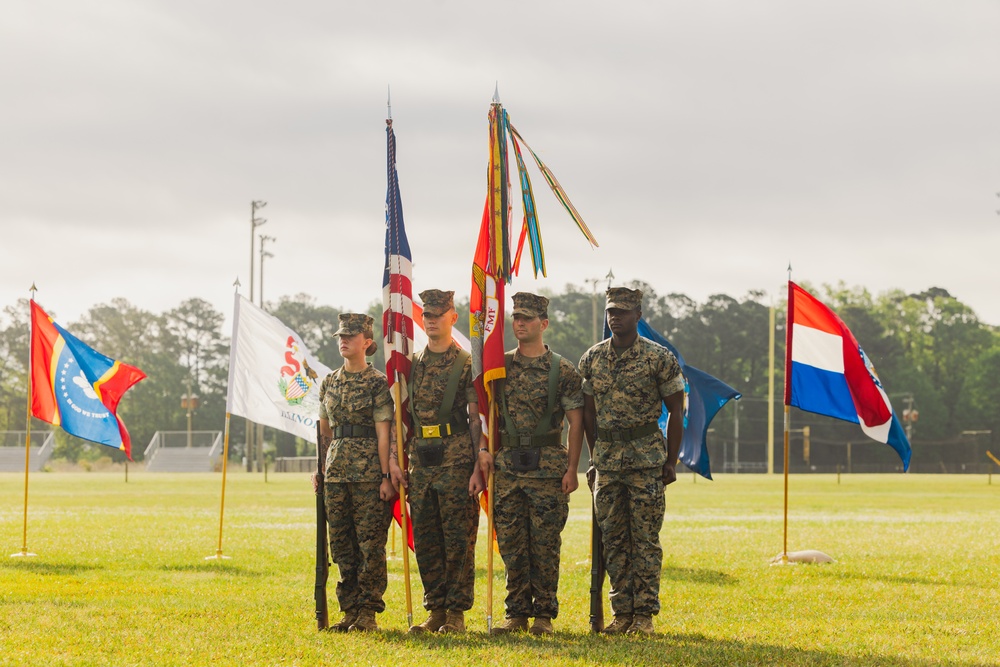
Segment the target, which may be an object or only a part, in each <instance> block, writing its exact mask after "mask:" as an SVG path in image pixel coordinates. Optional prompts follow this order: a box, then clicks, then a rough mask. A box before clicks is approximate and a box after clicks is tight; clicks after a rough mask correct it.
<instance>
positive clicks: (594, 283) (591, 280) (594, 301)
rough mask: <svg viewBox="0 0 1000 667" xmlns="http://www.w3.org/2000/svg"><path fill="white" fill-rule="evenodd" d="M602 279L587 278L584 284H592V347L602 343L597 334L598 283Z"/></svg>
mask: <svg viewBox="0 0 1000 667" xmlns="http://www.w3.org/2000/svg"><path fill="white" fill-rule="evenodd" d="M599 280H600V278H587V279H586V280H584V281H583V282H585V283H590V320H591V328H592V331H593V342H592V345H597V343H598V342H600V338H598V337H597V336H598V334H597V283H598V281H599Z"/></svg>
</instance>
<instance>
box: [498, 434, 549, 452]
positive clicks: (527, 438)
mask: <svg viewBox="0 0 1000 667" xmlns="http://www.w3.org/2000/svg"><path fill="white" fill-rule="evenodd" d="M500 444H501V445H502V446H503V447H504V449H531V448H532V447H553V446H555V445H561V444H562V432H561V431H554V432H552V433H542V434H541V435H510V434H508V433H501V434H500Z"/></svg>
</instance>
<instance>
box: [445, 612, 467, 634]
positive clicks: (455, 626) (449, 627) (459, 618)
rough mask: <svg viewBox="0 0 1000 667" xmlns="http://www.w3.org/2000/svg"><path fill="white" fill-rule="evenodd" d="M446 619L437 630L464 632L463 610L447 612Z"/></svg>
mask: <svg viewBox="0 0 1000 667" xmlns="http://www.w3.org/2000/svg"><path fill="white" fill-rule="evenodd" d="M447 617H448V620H446V621H445V623H444V625H442V626H441V629H440V630H438V632H465V612H464V611H451V610H449V611H448V613H447Z"/></svg>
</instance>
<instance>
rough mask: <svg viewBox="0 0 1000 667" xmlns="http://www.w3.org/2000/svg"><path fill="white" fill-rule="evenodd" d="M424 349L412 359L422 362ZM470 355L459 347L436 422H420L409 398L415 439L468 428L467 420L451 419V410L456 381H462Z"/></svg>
mask: <svg viewBox="0 0 1000 667" xmlns="http://www.w3.org/2000/svg"><path fill="white" fill-rule="evenodd" d="M425 351H426V348H425V349H424V350H421V351H420V352H418V353H417V354H416V355H414V357H415V358H414V361H415V362H417V363H421V362H423V360H424V352H425ZM470 356H471V355H470V354H469V353H468V352H466V351H465V350H461V349H460V350H459V351H458V356H457V357H456V358H455V361H454V362H453V363H452V365H451V371H450V373H449V375H448V384H447V385H445V389H444V397H443V399H442V401H441V407H440V408H439V409H438V413H437V423H436V424H422V423H421V422H420V418H419V417H418V416H417V410H416V407H415V406H414V401H413V399H412V398H411V399H410V417H411V419H412V420H413V426H414V429H415V434H416V437H417V439H420V440H433V439H438V438H444V437H447V436H449V435H453V434H455V433H465V432H467V431H468V430H469V422H468V421H461V420H454V419H452V418H451V410H452V408H453V407H454V406H455V397H456V396H457V395H458V383H459V382H461V381H462V371H463V370H465V360H466V359H468V358H469V357H470ZM414 366H416V364H414Z"/></svg>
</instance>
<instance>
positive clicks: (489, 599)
mask: <svg viewBox="0 0 1000 667" xmlns="http://www.w3.org/2000/svg"><path fill="white" fill-rule="evenodd" d="M488 414H489V424H488V427H487V429H486V442H487V448H488V449H489V452H490V457H491V458H492V457H493V451H494V448H495V445H494V435H493V434H494V432H495V429H494V428H493V425H494V424H495V423H496V397H495V396H494V395H493V392H491V393H490V405H489V413H488ZM493 488H494V485H493V471H492V470H491V471H490V476H489V478H488V479H487V480H486V493H487V495H488V496H489V497H488V498H487V502H486V539H487V546H486V634H491V633H492V631H493V501H494V495H495V494H494V493H493Z"/></svg>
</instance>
